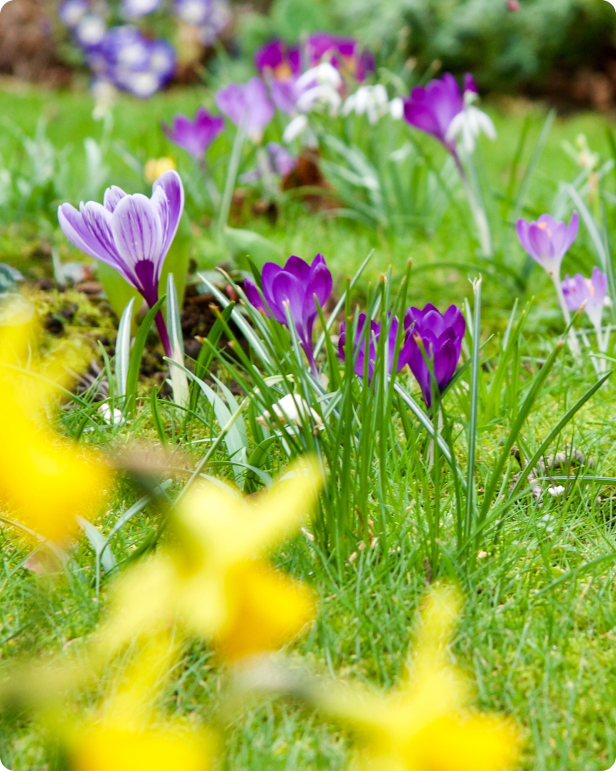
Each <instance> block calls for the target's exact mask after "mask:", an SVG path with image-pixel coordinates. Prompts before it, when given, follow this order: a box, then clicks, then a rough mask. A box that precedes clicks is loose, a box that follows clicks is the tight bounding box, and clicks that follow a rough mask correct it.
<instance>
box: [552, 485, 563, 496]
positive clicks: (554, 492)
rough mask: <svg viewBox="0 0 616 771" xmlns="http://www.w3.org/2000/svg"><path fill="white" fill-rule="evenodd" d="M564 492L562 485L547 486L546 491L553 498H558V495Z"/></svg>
mask: <svg viewBox="0 0 616 771" xmlns="http://www.w3.org/2000/svg"><path fill="white" fill-rule="evenodd" d="M564 492H565V488H564V487H563V486H562V485H556V486H555V487H548V493H549V494H550V495H551V496H552V497H553V498H560V496H561V495H562V494H563V493H564Z"/></svg>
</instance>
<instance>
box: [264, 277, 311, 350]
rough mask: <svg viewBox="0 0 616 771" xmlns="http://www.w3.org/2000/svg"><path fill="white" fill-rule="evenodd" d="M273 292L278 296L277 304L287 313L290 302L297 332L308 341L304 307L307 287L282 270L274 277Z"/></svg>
mask: <svg viewBox="0 0 616 771" xmlns="http://www.w3.org/2000/svg"><path fill="white" fill-rule="evenodd" d="M272 294H273V295H274V297H275V298H276V305H277V307H278V308H279V309H281V310H282V312H283V313H284V314H285V323H286V311H285V306H286V305H287V304H288V307H289V313H290V315H291V318H292V319H293V323H294V324H295V328H296V330H297V334H298V335H299V338H300V340H301V341H302V342H305V341H306V327H305V323H304V316H303V307H304V296H305V288H304V287H302V285H301V283H300V282H299V280H298V279H297V278H295V276H294V275H292V274H291V273H287V272H286V271H285V270H281V271H280V273H279V274H278V275H277V276H276V277H275V278H274V281H273V284H272Z"/></svg>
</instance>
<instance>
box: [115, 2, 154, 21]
mask: <svg viewBox="0 0 616 771" xmlns="http://www.w3.org/2000/svg"><path fill="white" fill-rule="evenodd" d="M161 2H162V0H123V2H122V13H123V14H124V16H126V18H127V19H140V18H141V17H142V16H147V15H148V14H149V13H152V12H153V11H156V10H157V9H158V8H160V6H161Z"/></svg>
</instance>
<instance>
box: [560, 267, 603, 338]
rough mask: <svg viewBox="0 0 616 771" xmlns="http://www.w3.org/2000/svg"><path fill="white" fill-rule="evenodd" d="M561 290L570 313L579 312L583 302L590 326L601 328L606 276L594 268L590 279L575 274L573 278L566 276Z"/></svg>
mask: <svg viewBox="0 0 616 771" xmlns="http://www.w3.org/2000/svg"><path fill="white" fill-rule="evenodd" d="M562 289H563V295H564V298H565V302H566V304H567V308H569V310H570V311H577V310H579V309H580V307H581V306H582V303H584V302H585V303H586V305H585V306H584V310H585V311H586V313H587V315H588V318H589V319H590V322H591V324H592V325H593V327H595V328H597V327H600V326H601V317H602V316H603V306H604V305H605V298H606V296H607V274H605V273H603V272H602V271H601V270H599V268H597V267H594V268H593V271H592V276H591V277H590V278H584V276H582V275H581V274H580V273H576V274H575V276H574V277H573V278H569V276H568V275H567V276H565V280H564V281H563V283H562Z"/></svg>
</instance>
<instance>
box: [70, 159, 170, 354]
mask: <svg viewBox="0 0 616 771" xmlns="http://www.w3.org/2000/svg"><path fill="white" fill-rule="evenodd" d="M183 210H184V188H183V186H182V180H181V179H180V176H179V174H178V173H177V172H176V171H168V172H166V173H165V174H163V175H162V176H161V177H159V178H158V179H157V180H156V182H155V183H154V186H153V192H152V197H151V198H147V197H146V196H145V195H141V194H140V193H137V194H135V195H127V194H126V193H125V192H124V191H123V190H120V188H119V187H110V188H109V189H108V190H106V191H105V198H104V205H101V204H100V203H96V202H95V201H89V202H88V203H85V204H84V203H81V204H80V207H79V211H77V209H75V208H74V207H73V206H71V205H70V204H68V203H65V204H62V206H60V209H59V210H58V220H59V222H60V227H61V228H62V230H63V231H64V235H65V236H66V237H67V238H68V239H69V241H72V243H73V244H74V245H75V246H76V247H77V248H78V249H81V251H83V252H85V253H86V254H88V255H90V257H94V259H96V260H100V261H101V262H104V263H106V264H107V265H110V266H111V267H112V268H115V270H117V271H118V273H119V274H120V275H121V276H123V277H124V278H125V279H126V281H128V283H129V284H131V285H132V286H134V287H135V289H137V290H138V291H139V292H140V294H141V295H142V296H143V298H144V299H145V301H146V303H147V304H148V305H149V306H150V308H151V307H152V306H154V305H155V304H156V303H157V302H158V282H159V280H160V275H161V271H162V267H163V263H164V261H165V257H166V256H167V252H168V251H169V248H170V247H171V244H172V242H173V239H174V237H175V234H176V232H177V229H178V225H179V223H180V218H181V216H182V211H183ZM156 325H157V327H158V331H159V334H160V337H161V340H162V343H163V346H164V348H165V353H166V355H167V356H169V357H172V356H173V351H172V348H171V343H170V341H169V335H168V333H167V328H166V327H165V322H164V320H163V317H162V314H161V313H158V315H157V316H156Z"/></svg>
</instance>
